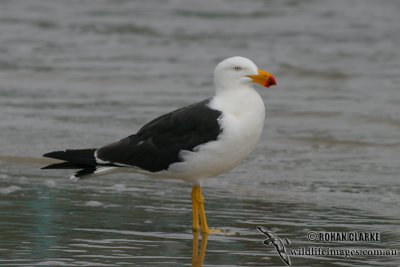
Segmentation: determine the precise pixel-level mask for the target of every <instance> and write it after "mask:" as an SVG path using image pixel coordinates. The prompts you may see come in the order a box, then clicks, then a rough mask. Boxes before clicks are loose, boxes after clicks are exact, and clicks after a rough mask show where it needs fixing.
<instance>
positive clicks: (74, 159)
mask: <svg viewBox="0 0 400 267" xmlns="http://www.w3.org/2000/svg"><path fill="white" fill-rule="evenodd" d="M95 151H96V149H95V148H91V149H76V150H65V151H53V152H49V153H46V154H44V155H43V157H46V158H53V159H59V160H64V161H68V162H70V163H75V164H78V165H87V166H95V165H96V164H97V163H96V159H95V157H94V153H95ZM66 166H67V167H68V169H70V168H71V166H72V165H68V164H66ZM46 167H47V166H46ZM46 167H45V168H46ZM54 167H55V166H54ZM60 167H61V165H60Z"/></svg>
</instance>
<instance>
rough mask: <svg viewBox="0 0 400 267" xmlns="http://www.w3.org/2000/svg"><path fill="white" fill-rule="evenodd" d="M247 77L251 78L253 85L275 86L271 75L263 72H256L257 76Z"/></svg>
mask: <svg viewBox="0 0 400 267" xmlns="http://www.w3.org/2000/svg"><path fill="white" fill-rule="evenodd" d="M247 77H249V78H251V80H252V81H253V83H258V84H261V85H262V86H264V87H270V86H273V85H276V79H275V77H274V76H273V75H272V74H271V73H269V72H266V71H263V70H258V74H257V75H249V76H247Z"/></svg>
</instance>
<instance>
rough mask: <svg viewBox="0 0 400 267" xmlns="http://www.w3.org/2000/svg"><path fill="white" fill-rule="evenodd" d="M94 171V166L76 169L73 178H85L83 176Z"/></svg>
mask: <svg viewBox="0 0 400 267" xmlns="http://www.w3.org/2000/svg"><path fill="white" fill-rule="evenodd" d="M95 171H96V167H88V168H85V169H82V170H79V171H77V172H76V173H75V174H74V178H75V179H85V176H89V175H91V174H93V173H94V172H95ZM86 178H87V177H86Z"/></svg>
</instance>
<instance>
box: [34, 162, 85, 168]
mask: <svg viewBox="0 0 400 267" xmlns="http://www.w3.org/2000/svg"><path fill="white" fill-rule="evenodd" d="M87 167H91V166H89V165H84V164H77V163H73V162H60V163H53V164H50V165H47V166H45V167H42V168H41V169H42V170H50V169H84V168H87Z"/></svg>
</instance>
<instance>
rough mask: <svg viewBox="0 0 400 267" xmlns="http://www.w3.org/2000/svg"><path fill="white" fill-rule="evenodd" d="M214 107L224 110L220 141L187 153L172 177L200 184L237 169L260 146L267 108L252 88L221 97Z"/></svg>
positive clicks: (185, 152)
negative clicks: (201, 180) (204, 180)
mask: <svg viewBox="0 0 400 267" xmlns="http://www.w3.org/2000/svg"><path fill="white" fill-rule="evenodd" d="M210 107H211V108H213V109H216V110H220V111H222V116H221V118H220V120H219V123H220V125H221V127H222V134H221V135H220V136H219V137H218V139H217V140H216V141H212V142H209V143H207V144H205V145H201V146H199V147H197V148H196V149H194V151H193V152H192V151H183V152H182V153H181V157H182V159H183V162H178V163H174V164H172V165H171V166H170V167H169V169H168V176H171V177H175V178H180V179H183V180H188V181H192V182H198V180H200V179H202V178H207V177H212V176H216V175H218V174H221V173H223V172H226V171H228V170H230V169H232V168H233V167H235V166H236V165H237V164H239V162H240V161H241V160H242V159H243V158H245V157H246V156H247V155H248V154H249V153H250V152H251V151H252V150H253V149H254V147H255V146H256V144H257V142H258V140H259V138H260V135H261V132H262V129H263V125H264V117H265V107H264V103H263V101H262V99H261V97H260V96H259V95H258V93H257V92H256V91H255V90H254V89H253V88H251V87H248V88H241V89H240V90H233V91H228V92H226V93H224V94H223V95H218V96H216V97H214V98H213V99H212V101H211V102H210Z"/></svg>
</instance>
